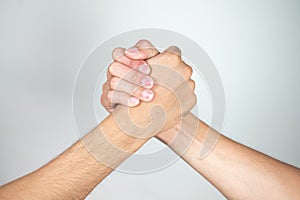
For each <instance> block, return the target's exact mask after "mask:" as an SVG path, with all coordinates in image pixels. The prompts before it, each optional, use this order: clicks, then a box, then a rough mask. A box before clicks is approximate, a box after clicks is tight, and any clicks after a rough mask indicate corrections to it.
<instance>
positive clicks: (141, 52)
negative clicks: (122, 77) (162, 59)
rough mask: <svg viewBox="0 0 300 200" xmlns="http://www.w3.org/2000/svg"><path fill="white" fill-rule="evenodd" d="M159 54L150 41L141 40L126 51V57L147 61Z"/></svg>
mask: <svg viewBox="0 0 300 200" xmlns="http://www.w3.org/2000/svg"><path fill="white" fill-rule="evenodd" d="M158 54H159V51H158V50H157V49H156V48H155V47H154V46H153V44H151V42H149V41H148V40H140V41H138V42H137V43H136V44H135V45H134V46H133V47H131V48H129V49H126V50H125V55H126V56H127V57H129V58H132V59H142V60H147V59H149V58H152V57H154V56H156V55H158Z"/></svg>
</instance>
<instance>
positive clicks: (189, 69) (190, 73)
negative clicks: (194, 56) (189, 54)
mask: <svg viewBox="0 0 300 200" xmlns="http://www.w3.org/2000/svg"><path fill="white" fill-rule="evenodd" d="M185 74H186V75H187V77H191V76H192V74H193V68H192V67H190V66H186V67H185Z"/></svg>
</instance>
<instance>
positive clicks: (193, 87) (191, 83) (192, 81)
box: [189, 80, 195, 90]
mask: <svg viewBox="0 0 300 200" xmlns="http://www.w3.org/2000/svg"><path fill="white" fill-rule="evenodd" d="M189 82H190V86H191V88H192V89H193V90H194V89H195V81H194V80H189Z"/></svg>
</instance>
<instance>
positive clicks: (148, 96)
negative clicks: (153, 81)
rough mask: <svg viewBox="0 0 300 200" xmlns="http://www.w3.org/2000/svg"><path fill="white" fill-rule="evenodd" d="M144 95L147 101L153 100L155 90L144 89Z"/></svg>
mask: <svg viewBox="0 0 300 200" xmlns="http://www.w3.org/2000/svg"><path fill="white" fill-rule="evenodd" d="M142 97H143V98H144V99H145V100H147V101H150V100H152V98H153V92H152V90H144V91H143V92H142Z"/></svg>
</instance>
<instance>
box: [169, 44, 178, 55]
mask: <svg viewBox="0 0 300 200" xmlns="http://www.w3.org/2000/svg"><path fill="white" fill-rule="evenodd" d="M167 51H168V52H170V53H172V54H175V55H177V56H180V55H181V50H180V49H179V48H178V47H177V46H170V47H169V48H168V50H167Z"/></svg>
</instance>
